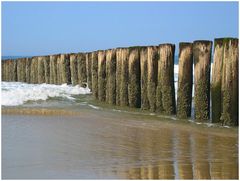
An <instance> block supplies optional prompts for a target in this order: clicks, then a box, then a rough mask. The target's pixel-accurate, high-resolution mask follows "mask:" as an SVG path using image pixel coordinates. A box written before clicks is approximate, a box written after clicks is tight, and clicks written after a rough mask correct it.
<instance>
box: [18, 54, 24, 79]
mask: <svg viewBox="0 0 240 181" xmlns="http://www.w3.org/2000/svg"><path fill="white" fill-rule="evenodd" d="M25 70H26V59H25V58H19V59H17V81H18V82H26V71H25Z"/></svg>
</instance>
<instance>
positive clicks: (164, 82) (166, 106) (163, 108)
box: [157, 44, 176, 115]
mask: <svg viewBox="0 0 240 181" xmlns="http://www.w3.org/2000/svg"><path fill="white" fill-rule="evenodd" d="M174 52H175V45H173V44H161V45H159V61H158V87H157V98H158V99H157V109H158V111H160V112H162V113H164V114H167V115H172V114H175V113H176V103H175V88H174ZM158 96H159V97H158Z"/></svg>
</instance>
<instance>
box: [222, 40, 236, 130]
mask: <svg viewBox="0 0 240 181" xmlns="http://www.w3.org/2000/svg"><path fill="white" fill-rule="evenodd" d="M223 46H224V51H223V52H224V55H223V69H222V85H221V89H222V90H221V91H222V98H223V99H222V114H221V118H220V119H221V121H222V124H223V125H230V126H237V125H238V96H239V95H238V94H239V92H238V91H239V88H238V86H239V85H238V58H239V50H238V39H235V38H225V39H224V40H223Z"/></svg>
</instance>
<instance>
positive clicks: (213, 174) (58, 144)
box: [2, 108, 238, 179]
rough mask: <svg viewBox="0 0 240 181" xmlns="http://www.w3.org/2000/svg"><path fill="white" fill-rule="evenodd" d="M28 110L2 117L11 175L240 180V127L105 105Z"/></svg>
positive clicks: (5, 171)
mask: <svg viewBox="0 0 240 181" xmlns="http://www.w3.org/2000/svg"><path fill="white" fill-rule="evenodd" d="M20 110H22V112H21V114H19V112H18V111H19V110H18V111H15V113H14V109H12V112H11V111H10V112H6V110H5V113H8V114H3V115H2V177H3V179H16V178H17V179H86V178H87V179H238V130H237V129H235V128H222V127H208V126H206V125H204V124H201V125H196V124H192V123H190V122H188V123H179V120H174V119H168V118H164V117H158V119H157V120H156V117H153V118H149V117H147V116H144V115H140V116H139V115H137V114H132V115H130V114H128V113H124V112H119V111H111V112H110V111H106V110H104V109H100V110H99V109H96V110H95V109H81V111H79V112H78V113H77V114H70V113H68V114H67V113H66V112H67V111H66V110H65V111H66V112H61V110H58V111H59V112H58V111H55V112H54V110H50V109H49V110H48V108H47V109H41V110H42V111H43V112H44V115H43V114H41V111H40V113H39V112H38V113H36V112H35V113H33V114H31V113H26V111H24V108H21V109H20ZM28 111H29V112H31V109H28ZM35 111H36V110H35ZM38 111H39V110H38ZM3 112H4V110H3ZM13 113H14V114H13ZM23 114H25V115H23Z"/></svg>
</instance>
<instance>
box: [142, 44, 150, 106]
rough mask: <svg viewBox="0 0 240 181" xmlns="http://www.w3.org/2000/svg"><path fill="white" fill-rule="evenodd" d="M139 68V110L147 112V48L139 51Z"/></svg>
mask: <svg viewBox="0 0 240 181" xmlns="http://www.w3.org/2000/svg"><path fill="white" fill-rule="evenodd" d="M140 67H141V109H142V110H149V108H150V106H149V101H148V91H147V89H148V48H147V47H142V48H141V50H140Z"/></svg>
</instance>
